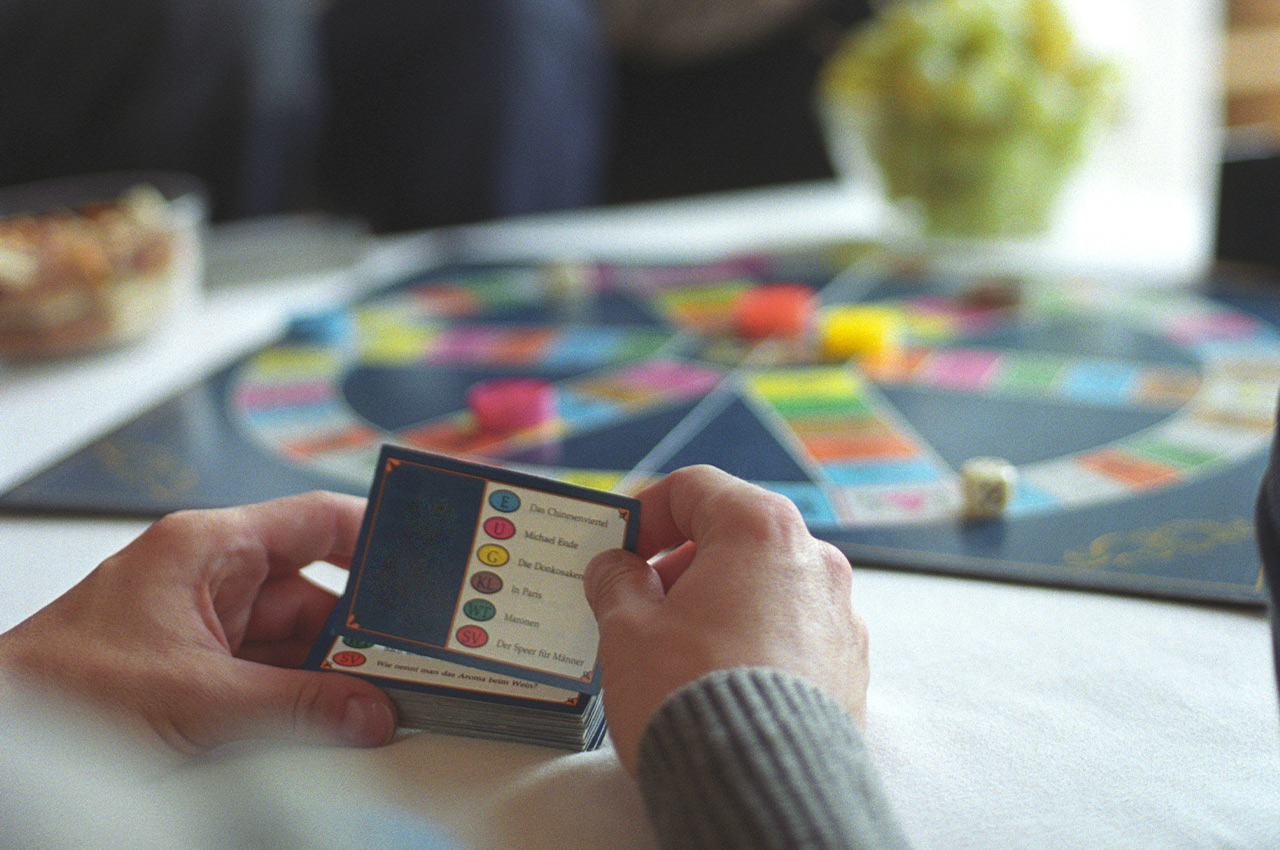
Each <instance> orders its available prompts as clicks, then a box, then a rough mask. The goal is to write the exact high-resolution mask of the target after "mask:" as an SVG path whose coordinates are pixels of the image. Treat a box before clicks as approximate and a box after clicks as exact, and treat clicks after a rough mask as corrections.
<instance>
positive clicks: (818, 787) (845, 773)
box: [639, 668, 907, 850]
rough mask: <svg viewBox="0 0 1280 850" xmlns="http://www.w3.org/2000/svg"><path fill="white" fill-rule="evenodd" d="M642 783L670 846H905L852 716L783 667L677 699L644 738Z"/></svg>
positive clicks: (700, 686)
mask: <svg viewBox="0 0 1280 850" xmlns="http://www.w3.org/2000/svg"><path fill="white" fill-rule="evenodd" d="M639 783H640V791H641V794H642V796H643V797H644V801H645V805H646V806H647V808H648V810H649V815H650V820H651V822H652V823H653V825H654V829H655V831H656V833H657V837H658V839H659V842H660V844H661V846H662V847H664V848H669V850H684V848H689V850H693V848H698V850H717V848H729V847H735V848H745V847H750V848H777V849H778V850H784V848H785V850H797V848H827V847H840V848H860V847H868V848H870V847H875V848H905V847H906V846H907V843H906V840H905V839H904V837H903V835H902V832H901V829H900V828H899V827H898V825H897V822H896V821H895V819H894V817H893V813H892V810H891V809H890V806H889V803H888V800H887V799H886V798H885V795H884V792H883V790H882V789H881V787H880V784H879V781H878V779H877V777H876V775H875V771H874V769H873V767H872V765H871V763H870V760H869V758H868V756H867V751H866V747H865V746H864V744H863V741H862V737H861V735H860V734H859V733H858V730H857V728H856V727H855V726H854V724H853V722H852V721H851V720H850V718H849V716H848V714H847V713H846V712H845V710H844V709H843V708H842V707H841V706H840V705H839V704H837V703H836V702H835V701H834V700H832V699H831V698H830V697H828V696H827V695H826V694H824V693H823V692H822V691H820V690H819V689H818V688H816V687H814V686H812V685H810V684H809V683H807V682H805V681H803V680H801V679H798V678H795V677H792V676H788V675H786V674H783V673H780V672H778V671H775V670H769V669H763V668H739V669H736V670H729V671H721V672H717V673H712V674H709V675H707V676H704V677H703V678H701V679H699V680H698V681H696V682H693V683H692V684H690V685H687V686H686V687H684V688H682V689H681V690H679V691H677V692H676V693H675V694H674V695H672V696H671V698H670V699H668V701H667V702H666V703H665V704H664V705H663V707H662V708H661V709H660V710H659V711H658V713H657V715H655V717H654V719H653V721H652V722H651V723H650V725H649V728H648V729H647V730H646V732H645V735H644V737H643V738H642V739H641V741H640V756H639Z"/></svg>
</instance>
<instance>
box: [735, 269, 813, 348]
mask: <svg viewBox="0 0 1280 850" xmlns="http://www.w3.org/2000/svg"><path fill="white" fill-rule="evenodd" d="M816 301H817V296H816V295H815V294H814V291H813V289H811V288H810V287H808V286H805V285H804V284H803V283H767V284H764V285H762V286H754V287H751V288H749V289H744V290H743V291H742V292H740V293H739V294H738V298H737V300H736V301H735V302H734V305H733V326H734V329H735V330H736V331H737V332H738V335H739V336H742V337H745V338H747V339H765V338H766V337H771V336H784V337H797V336H800V335H801V334H803V333H804V332H805V331H806V330H808V328H809V325H810V324H811V323H812V321H813V313H814V305H815V303H816Z"/></svg>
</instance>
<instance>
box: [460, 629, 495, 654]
mask: <svg viewBox="0 0 1280 850" xmlns="http://www.w3.org/2000/svg"><path fill="white" fill-rule="evenodd" d="M488 642H489V633H488V632H486V631H485V630H484V629H482V628H480V627H479V626H463V627H462V628H460V629H458V643H460V644H462V645H463V646H465V647H467V648H469V649H477V648H479V647H481V646H484V645H485V644H486V643H488Z"/></svg>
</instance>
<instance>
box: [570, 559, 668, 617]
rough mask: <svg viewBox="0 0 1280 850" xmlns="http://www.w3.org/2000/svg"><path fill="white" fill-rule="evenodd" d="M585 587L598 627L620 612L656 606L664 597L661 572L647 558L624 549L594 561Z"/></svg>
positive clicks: (589, 569)
mask: <svg viewBox="0 0 1280 850" xmlns="http://www.w3.org/2000/svg"><path fill="white" fill-rule="evenodd" d="M582 584H583V590H584V591H585V592H586V595H587V604H588V605H590V606H591V612H592V613H593V614H595V617H596V622H597V623H603V622H604V620H605V618H606V617H608V616H609V614H611V613H613V612H615V611H618V610H620V609H624V608H630V607H632V606H636V605H639V606H648V605H656V604H657V603H659V602H661V601H662V597H663V590H662V580H661V578H660V577H659V576H658V572H657V571H656V570H655V569H654V568H653V567H651V566H650V565H649V562H648V561H646V560H645V559H644V558H641V557H640V556H639V555H637V554H635V553H634V552H628V551H626V550H624V549H610V550H609V551H607V552H601V553H600V554H599V555H596V556H595V557H594V558H592V559H591V562H590V563H588V564H587V569H586V571H585V572H584V573H583V575H582Z"/></svg>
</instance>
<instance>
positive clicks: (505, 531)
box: [484, 516, 516, 540]
mask: <svg viewBox="0 0 1280 850" xmlns="http://www.w3.org/2000/svg"><path fill="white" fill-rule="evenodd" d="M484 533H485V534H487V535H489V536H490V537H492V538H493V539H494V540H506V539H507V538H508V537H510V536H512V535H513V534H515V533H516V524H515V523H514V522H512V521H511V520H509V519H507V518H506V517H504V516H491V517H489V518H488V519H487V520H485V521H484Z"/></svg>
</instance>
